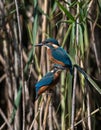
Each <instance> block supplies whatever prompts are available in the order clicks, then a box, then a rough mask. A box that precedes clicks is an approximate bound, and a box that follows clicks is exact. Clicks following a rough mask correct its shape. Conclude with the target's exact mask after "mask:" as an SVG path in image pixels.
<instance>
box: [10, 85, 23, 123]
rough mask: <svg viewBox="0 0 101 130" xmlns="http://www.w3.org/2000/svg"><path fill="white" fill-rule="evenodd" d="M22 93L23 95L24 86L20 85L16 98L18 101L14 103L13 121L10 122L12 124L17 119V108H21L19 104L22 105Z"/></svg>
mask: <svg viewBox="0 0 101 130" xmlns="http://www.w3.org/2000/svg"><path fill="white" fill-rule="evenodd" d="M21 93H22V85H21V84H20V87H19V90H18V94H17V97H16V99H15V101H14V108H13V112H12V114H11V120H10V123H11V124H12V123H13V121H14V118H15V114H16V111H17V108H18V107H19V104H20V100H21Z"/></svg>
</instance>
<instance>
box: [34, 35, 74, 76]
mask: <svg viewBox="0 0 101 130" xmlns="http://www.w3.org/2000/svg"><path fill="white" fill-rule="evenodd" d="M35 46H45V47H47V49H48V51H47V52H48V55H49V59H50V60H51V61H52V62H54V63H56V64H60V65H62V66H63V67H66V68H68V69H69V70H70V73H71V74H73V66H72V62H71V59H70V58H69V55H68V53H67V52H66V51H65V50H64V49H63V48H62V47H60V45H59V43H58V41H57V40H56V39H54V38H49V39H46V40H45V41H42V42H41V43H39V44H36V45H35Z"/></svg>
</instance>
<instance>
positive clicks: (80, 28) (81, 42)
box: [78, 25, 84, 56]
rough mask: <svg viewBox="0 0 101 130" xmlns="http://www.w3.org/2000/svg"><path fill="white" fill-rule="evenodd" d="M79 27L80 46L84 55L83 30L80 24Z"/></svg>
mask: <svg viewBox="0 0 101 130" xmlns="http://www.w3.org/2000/svg"><path fill="white" fill-rule="evenodd" d="M78 28H79V46H80V51H81V54H82V56H83V55H84V43H83V31H82V27H81V25H78Z"/></svg>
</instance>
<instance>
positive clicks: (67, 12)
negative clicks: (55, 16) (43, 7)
mask: <svg viewBox="0 0 101 130" xmlns="http://www.w3.org/2000/svg"><path fill="white" fill-rule="evenodd" d="M56 2H57V4H58V6H59V7H60V9H61V11H63V12H64V13H65V14H66V16H67V17H68V18H69V19H71V20H72V22H74V21H75V19H74V17H73V16H72V14H71V13H70V12H69V11H68V10H67V9H66V8H65V7H64V6H63V5H62V4H60V2H58V1H57V0H56Z"/></svg>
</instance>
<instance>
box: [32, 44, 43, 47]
mask: <svg viewBox="0 0 101 130" xmlns="http://www.w3.org/2000/svg"><path fill="white" fill-rule="evenodd" d="M34 46H35V47H37V46H43V43H39V44H35V45H34Z"/></svg>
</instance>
